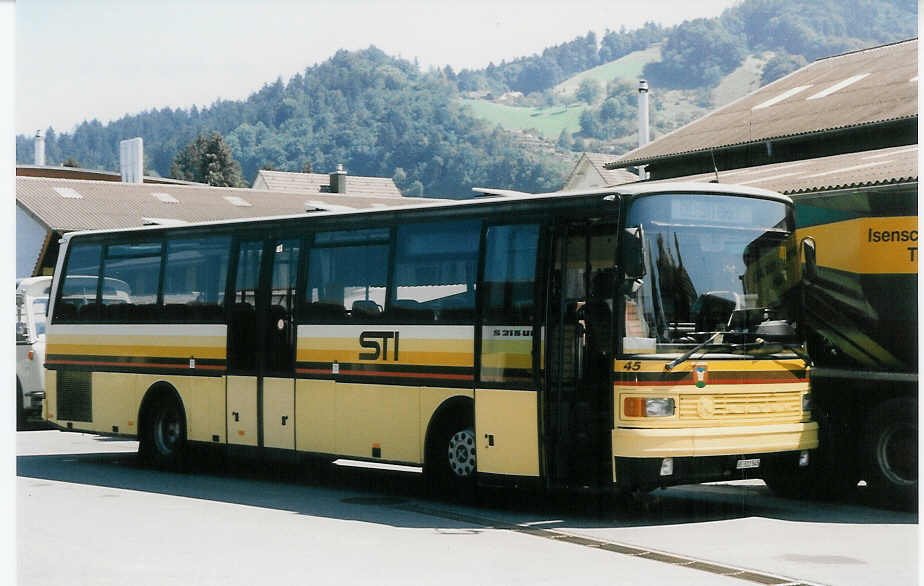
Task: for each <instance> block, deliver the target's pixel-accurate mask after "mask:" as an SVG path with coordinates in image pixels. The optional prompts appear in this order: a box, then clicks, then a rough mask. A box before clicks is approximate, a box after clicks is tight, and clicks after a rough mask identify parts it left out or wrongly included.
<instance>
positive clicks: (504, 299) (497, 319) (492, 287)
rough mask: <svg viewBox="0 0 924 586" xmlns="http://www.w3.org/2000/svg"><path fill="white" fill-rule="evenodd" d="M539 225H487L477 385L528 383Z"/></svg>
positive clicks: (529, 377)
mask: <svg viewBox="0 0 924 586" xmlns="http://www.w3.org/2000/svg"><path fill="white" fill-rule="evenodd" d="M538 240H539V226H538V225H536V224H522V225H513V226H491V227H489V228H488V229H487V234H486V240H485V263H484V279H483V282H482V285H483V287H482V307H483V308H484V327H483V331H482V338H481V373H480V377H481V381H482V382H493V383H520V384H523V383H529V381H531V380H532V368H533V367H532V346H533V340H532V324H533V321H534V319H535V314H536V300H535V281H536V254H537V251H538Z"/></svg>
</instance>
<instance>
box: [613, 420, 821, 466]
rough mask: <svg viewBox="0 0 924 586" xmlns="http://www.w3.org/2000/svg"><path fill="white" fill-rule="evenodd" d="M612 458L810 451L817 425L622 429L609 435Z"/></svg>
mask: <svg viewBox="0 0 924 586" xmlns="http://www.w3.org/2000/svg"><path fill="white" fill-rule="evenodd" d="M612 442H613V455H614V456H616V457H625V458H673V457H684V456H724V455H735V454H757V453H773V452H789V451H796V450H813V449H815V448H817V447H818V424H817V423H815V422H814V421H808V422H803V423H778V424H770V425H747V426H733V427H681V428H663V429H650V428H644V429H643V428H626V427H620V428H616V429H614V430H613V431H612Z"/></svg>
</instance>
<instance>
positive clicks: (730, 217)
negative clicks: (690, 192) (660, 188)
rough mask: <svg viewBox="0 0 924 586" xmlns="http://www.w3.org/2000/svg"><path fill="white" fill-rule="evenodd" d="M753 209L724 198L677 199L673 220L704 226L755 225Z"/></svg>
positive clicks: (674, 205) (673, 206) (672, 211)
mask: <svg viewBox="0 0 924 586" xmlns="http://www.w3.org/2000/svg"><path fill="white" fill-rule="evenodd" d="M753 211H754V210H753V209H752V208H751V206H747V205H741V201H740V200H736V199H734V198H724V197H709V198H692V197H691V198H675V199H673V200H672V201H671V219H672V220H673V221H689V222H697V223H704V224H735V225H739V226H750V225H752V224H753V221H754V218H753Z"/></svg>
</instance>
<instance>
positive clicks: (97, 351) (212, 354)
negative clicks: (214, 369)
mask: <svg viewBox="0 0 924 586" xmlns="http://www.w3.org/2000/svg"><path fill="white" fill-rule="evenodd" d="M46 354H49V355H51V354H62V355H70V356H74V355H89V356H124V357H133V358H189V357H190V356H194V357H196V358H211V359H219V360H223V359H225V357H226V355H225V347H224V346H223V345H222V346H221V347H220V348H215V347H212V346H173V345H171V346H131V345H124V346H123V345H118V346H116V345H110V344H52V343H49V344H48V346H47V349H46Z"/></svg>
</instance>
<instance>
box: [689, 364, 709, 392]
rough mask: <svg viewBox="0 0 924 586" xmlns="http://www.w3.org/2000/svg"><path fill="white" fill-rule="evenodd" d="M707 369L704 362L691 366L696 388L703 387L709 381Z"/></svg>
mask: <svg viewBox="0 0 924 586" xmlns="http://www.w3.org/2000/svg"><path fill="white" fill-rule="evenodd" d="M708 375H709V369H708V367H707V365H705V364H697V365H694V367H693V377H694V379H693V380H694V381H695V382H696V388H699V389H701V388H703V387H705V386H706V383H708V382H709V376H708Z"/></svg>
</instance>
